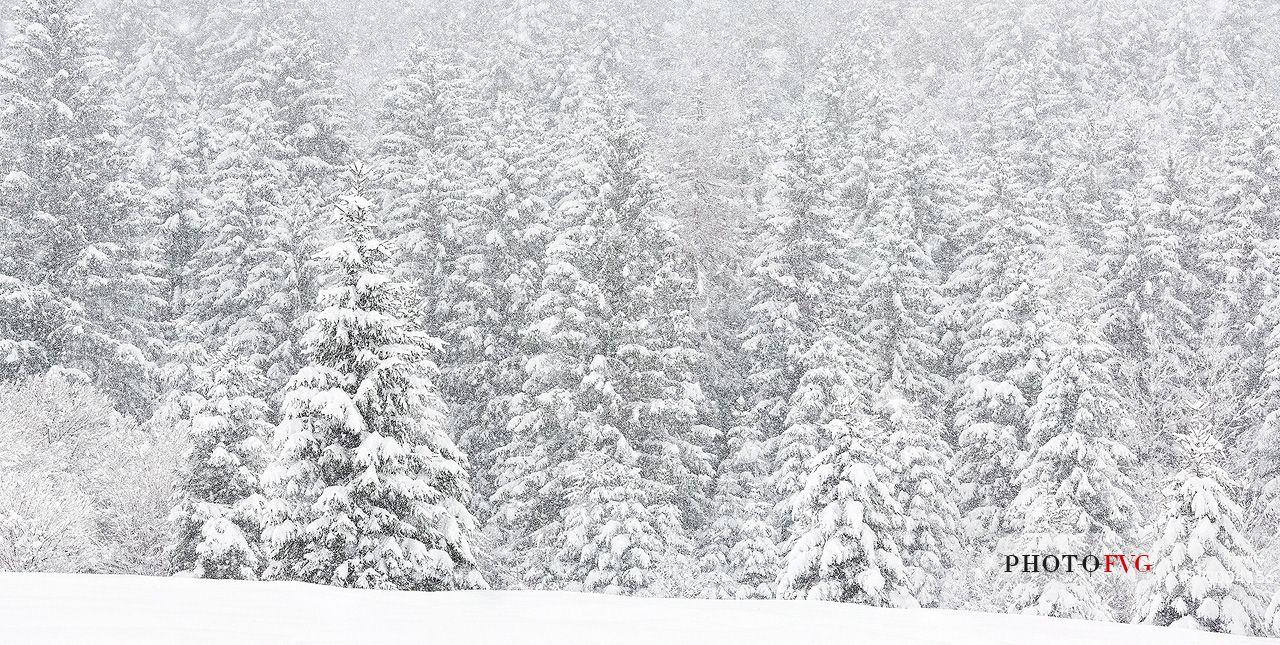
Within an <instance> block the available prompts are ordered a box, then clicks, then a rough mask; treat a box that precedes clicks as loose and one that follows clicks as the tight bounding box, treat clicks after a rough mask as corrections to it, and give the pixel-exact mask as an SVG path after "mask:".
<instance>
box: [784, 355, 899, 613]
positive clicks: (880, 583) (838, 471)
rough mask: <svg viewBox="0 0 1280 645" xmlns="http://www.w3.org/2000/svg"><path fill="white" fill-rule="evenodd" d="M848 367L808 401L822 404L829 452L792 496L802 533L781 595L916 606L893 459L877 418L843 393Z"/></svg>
mask: <svg viewBox="0 0 1280 645" xmlns="http://www.w3.org/2000/svg"><path fill="white" fill-rule="evenodd" d="M823 349H832V348H825V347H824V348H823ZM834 355H836V354H835V353H834V352H832V353H829V354H825V356H834ZM845 367H847V366H845V365H839V364H838V362H837V363H835V364H833V365H831V366H830V369H829V370H828V374H829V376H830V379H831V380H830V381H829V382H828V383H824V384H822V385H821V386H819V385H818V384H816V383H815V384H813V386H812V387H811V388H810V396H809V397H807V398H808V399H809V400H808V401H806V402H805V407H815V408H816V407H820V408H822V414H821V418H820V421H819V424H818V430H819V431H820V432H821V446H822V450H821V452H819V453H818V454H817V455H815V456H814V457H813V458H811V459H810V460H808V463H807V464H806V465H807V466H808V467H809V469H810V472H809V474H808V477H807V478H806V479H805V481H804V487H803V488H802V489H801V490H800V491H799V492H798V493H797V494H795V495H794V496H792V497H791V499H790V500H789V504H788V505H789V507H790V509H789V510H790V513H791V516H792V518H793V521H794V522H795V528H794V529H793V531H794V533H795V537H794V539H793V540H792V541H791V544H790V548H789V549H788V551H787V555H786V560H785V564H784V568H783V570H782V572H781V573H780V574H779V576H778V596H779V597H781V598H803V599H808V600H831V601H838V602H854V603H860V604H868V605H877V606H892V607H911V606H915V605H917V602H916V600H915V598H914V596H913V595H912V593H911V581H910V579H909V577H908V572H907V567H906V566H905V564H904V563H903V559H902V554H901V552H900V550H899V548H898V543H897V540H896V537H897V536H896V534H897V532H898V530H899V528H900V527H901V523H902V514H903V509H902V506H901V504H900V503H899V502H898V500H897V498H896V496H895V495H894V492H893V490H892V489H891V483H892V481H893V474H892V470H891V467H892V462H891V461H890V460H888V459H886V458H885V455H884V452H883V451H880V450H877V449H876V447H875V445H874V443H873V442H882V441H883V440H884V438H883V437H876V436H874V435H875V434H876V433H877V432H879V429H878V428H876V427H875V425H873V423H872V421H871V417H870V416H868V415H866V414H864V413H858V412H855V411H853V408H854V407H855V404H854V403H853V402H852V401H849V400H848V399H847V398H845V397H847V396H848V392H847V391H844V392H842V391H843V390H847V388H848V385H849V384H848V383H847V380H848V378H847V376H844V373H845V372H844V369H843V368H845ZM841 381H846V382H844V383H842V382H841Z"/></svg>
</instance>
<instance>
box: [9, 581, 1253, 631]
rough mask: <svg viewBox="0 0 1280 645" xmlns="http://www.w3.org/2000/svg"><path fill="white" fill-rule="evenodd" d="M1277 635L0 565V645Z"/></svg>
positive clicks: (813, 605) (825, 606)
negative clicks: (25, 570)
mask: <svg viewBox="0 0 1280 645" xmlns="http://www.w3.org/2000/svg"><path fill="white" fill-rule="evenodd" d="M1263 642H1277V641H1272V640H1268V641H1264V640H1262V639H1245V638H1239V637H1229V636H1220V635H1214V634H1203V633H1197V632H1188V631H1185V630H1179V629H1161V628H1156V627H1142V626H1133V625H1117V624H1105V623H1092V622H1086V621H1070V620H1059V619H1052V618H1034V617H1028V616H1002V615H993V614H978V613H970V612H958V611H941V610H911V611H908V610H885V609H875V608H871V607H861V606H855V605H840V604H834V603H819V602H795V601H716V600H663V599H649V598H620V597H615V596H601V595H591V594H573V593H556V592H540V591H492V592H453V593H406V592H394V591H356V590H350V589H336V588H332V587H319V586H312V585H305V584H300V583H262V582H259V583H254V582H237V581H222V580H193V579H185V578H142V577H135V576H88V575H60V574H12V573H0V643H5V644H13V645H19V644H21V645H41V644H44V643H59V644H61V643H75V644H81V643H84V644H98V643H129V644H130V645H144V644H151V643H155V644H162V645H171V644H176V643H182V644H183V645H202V644H206V643H207V644H217V645H232V644H240V643H264V644H270V645H281V644H286V643H298V644H302V643H306V644H307V645H316V644H320V643H360V644H366V643H367V644H370V645H384V644H389V643H431V644H439V645H471V644H475V643H492V644H494V645H498V644H501V645H524V644H532V643H547V644H555V645H578V644H591V645H622V644H627V643H645V644H662V645H670V644H673V643H691V644H692V643H697V644H699V645H719V644H724V645H729V644H733V645H743V644H748V643H762V644H763V643H768V644H770V645H774V644H780V643H796V644H798V645H799V644H804V645H812V644H820V643H857V644H858V645H916V644H919V645H959V644H962V643H963V644H973V645H999V644H1004V643H1007V644H1010V645H1064V644H1068V643H1071V644H1076V643H1078V644H1080V645H1085V644H1097V643H1123V644H1124V645H1140V644H1145V643H1151V644H1153V645H1154V644H1159V645H1182V644H1187V645H1189V644H1193V643H1206V644H1209V643H1213V644H1226V643H1242V644H1243V643H1258V644H1260V643H1263Z"/></svg>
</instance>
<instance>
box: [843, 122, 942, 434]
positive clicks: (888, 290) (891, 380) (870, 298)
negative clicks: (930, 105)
mask: <svg viewBox="0 0 1280 645" xmlns="http://www.w3.org/2000/svg"><path fill="white" fill-rule="evenodd" d="M889 118H890V119H892V118H894V116H890V117H889ZM868 134H869V135H870V136H874V137H875V138H876V140H877V142H878V144H879V147H880V150H879V151H878V153H877V154H875V155H874V156H870V157H869V158H868V159H867V166H868V167H867V174H868V175H869V177H870V180H869V190H868V191H867V199H866V204H865V207H864V209H863V211H862V213H861V221H860V222H859V224H860V226H859V227H858V233H857V236H858V237H857V242H856V244H855V249H856V251H857V252H858V257H859V263H858V264H859V265H860V267H859V273H858V286H857V289H856V291H855V293H854V300H853V302H854V305H853V306H854V309H855V310H856V311H858V312H859V319H858V320H857V324H858V325H859V331H858V335H859V337H860V338H861V339H862V340H863V342H865V343H866V344H867V346H868V347H869V348H870V352H871V359H872V363H873V365H872V374H871V377H872V382H871V384H870V386H871V388H872V389H873V390H879V389H880V388H882V387H890V388H892V389H894V390H895V391H896V392H898V393H899V394H900V395H901V396H905V397H907V398H908V399H909V400H911V401H914V402H915V403H917V404H918V405H920V406H921V408H922V409H923V410H924V411H925V412H926V413H928V414H936V413H937V412H938V411H939V410H940V409H941V404H942V401H943V392H944V388H945V385H946V384H945V381H944V379H943V378H942V377H941V375H940V372H941V365H940V362H941V358H942V357H941V352H940V351H939V349H938V347H939V341H940V334H939V333H938V331H937V329H936V322H937V319H938V314H939V312H940V309H941V306H942V295H941V293H940V291H941V281H942V278H941V276H940V275H939V272H938V270H937V268H936V266H935V264H934V261H933V257H932V256H931V254H930V250H931V245H932V244H937V243H938V241H937V240H936V239H931V238H933V237H934V236H932V235H930V233H931V232H932V231H931V229H932V228H933V227H934V226H937V225H938V223H937V222H935V221H931V220H932V219H933V218H936V217H938V216H945V214H946V210H945V209H946V208H947V204H946V203H945V200H947V199H948V198H949V195H947V194H946V192H945V190H943V191H939V192H941V193H942V194H938V192H935V193H934V194H929V193H922V192H920V191H919V190H918V189H920V188H926V189H927V188H930V187H939V185H940V184H941V185H945V182H946V181H947V178H945V177H922V176H921V175H926V174H929V173H936V172H937V169H935V168H930V167H928V166H927V165H925V164H927V163H928V162H929V161H930V159H929V153H930V148H931V147H932V146H930V145H929V144H928V143H927V142H925V141H924V140H922V138H921V137H919V136H916V135H912V134H911V133H908V132H906V131H905V129H904V128H903V127H901V126H898V125H889V126H888V127H886V129H884V130H882V131H881V132H878V133H868ZM935 154H936V153H935ZM916 155H919V156H920V157H916ZM922 162H923V163H922ZM922 166H923V167H922ZM921 207H923V208H924V209H927V210H917V209H919V208H921ZM940 211H941V212H940Z"/></svg>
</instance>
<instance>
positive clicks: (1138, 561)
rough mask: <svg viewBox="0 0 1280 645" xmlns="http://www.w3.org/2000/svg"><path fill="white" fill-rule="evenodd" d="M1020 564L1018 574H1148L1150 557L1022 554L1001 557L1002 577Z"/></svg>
mask: <svg viewBox="0 0 1280 645" xmlns="http://www.w3.org/2000/svg"><path fill="white" fill-rule="evenodd" d="M1019 564H1021V571H1020V572H1019V573H1057V572H1059V571H1062V572H1065V573H1074V572H1075V571H1077V570H1080V571H1084V572H1085V573H1096V572H1098V571H1101V572H1102V573H1146V572H1148V571H1150V570H1151V556H1149V555H1148V554H1146V553H1134V554H1125V553H1104V554H1102V555H1095V554H1092V553H1090V554H1088V555H1079V554H1076V553H1063V554H1053V553H1024V554H1022V555H1006V556H1004V572H1005V573H1013V572H1014V569H1015V568H1017V567H1018V566H1019Z"/></svg>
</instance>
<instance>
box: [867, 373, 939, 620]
mask: <svg viewBox="0 0 1280 645" xmlns="http://www.w3.org/2000/svg"><path fill="white" fill-rule="evenodd" d="M872 410H873V413H874V415H875V419H876V423H877V425H879V426H880V427H883V428H884V430H885V431H887V432H888V442H887V443H886V444H885V448H884V450H885V452H886V453H887V454H890V455H893V456H894V458H893V460H892V461H891V462H890V466H891V467H892V468H893V473H892V474H893V476H892V479H891V482H890V483H889V485H890V486H891V490H892V491H893V492H894V494H895V495H897V499H898V503H900V504H901V505H902V524H901V526H900V527H899V528H898V530H897V532H896V541H897V543H898V549H899V551H900V552H901V555H902V561H903V566H904V567H905V568H906V572H907V579H908V580H909V582H910V586H909V589H910V590H911V593H912V595H913V596H914V597H915V598H916V600H917V601H918V602H919V603H920V605H921V606H923V607H937V606H939V605H945V604H946V603H945V597H946V595H947V593H948V590H947V589H945V588H944V580H945V579H946V572H947V571H948V570H949V569H951V568H952V567H954V566H955V565H956V564H957V563H958V554H959V552H960V548H961V547H960V509H959V507H957V506H956V501H957V500H958V499H959V494H958V492H957V490H956V486H955V483H954V481H953V479H952V478H953V474H954V469H955V465H954V462H953V459H952V450H951V446H949V445H948V444H947V442H946V441H945V440H943V439H942V436H941V435H942V428H941V426H940V424H938V423H937V422H936V421H933V420H932V419H931V418H930V417H929V416H927V415H926V414H924V413H923V411H922V410H921V408H920V406H919V405H917V404H915V403H913V402H911V401H909V400H908V399H906V398H904V397H903V396H902V395H900V394H898V393H897V392H895V391H894V390H892V389H886V390H883V391H881V392H880V393H879V394H878V395H877V397H876V401H875V403H874V406H873V408H872Z"/></svg>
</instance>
